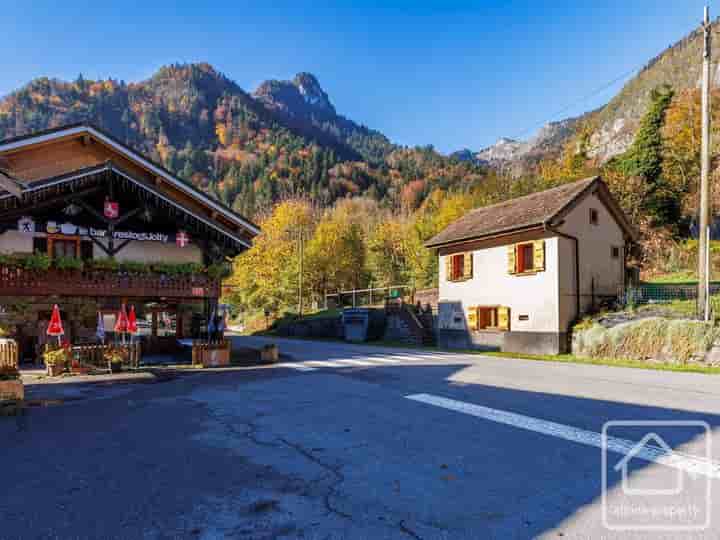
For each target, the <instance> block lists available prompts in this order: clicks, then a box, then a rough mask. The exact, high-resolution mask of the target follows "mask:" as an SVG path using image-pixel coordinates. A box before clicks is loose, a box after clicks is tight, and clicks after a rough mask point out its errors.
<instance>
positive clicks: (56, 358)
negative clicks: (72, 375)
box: [43, 348, 69, 377]
mask: <svg viewBox="0 0 720 540" xmlns="http://www.w3.org/2000/svg"><path fill="white" fill-rule="evenodd" d="M43 360H44V361H45V368H46V369H47V374H48V375H49V376H50V377H55V376H56V375H60V374H61V373H63V372H64V371H65V369H66V368H67V363H68V360H69V358H68V351H67V349H65V348H60V349H46V350H45V352H44V353H43Z"/></svg>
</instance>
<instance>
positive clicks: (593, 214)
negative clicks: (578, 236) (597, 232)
mask: <svg viewBox="0 0 720 540" xmlns="http://www.w3.org/2000/svg"><path fill="white" fill-rule="evenodd" d="M599 221H600V218H599V216H598V211H597V209H596V208H591V209H590V225H597V224H598V222H599Z"/></svg>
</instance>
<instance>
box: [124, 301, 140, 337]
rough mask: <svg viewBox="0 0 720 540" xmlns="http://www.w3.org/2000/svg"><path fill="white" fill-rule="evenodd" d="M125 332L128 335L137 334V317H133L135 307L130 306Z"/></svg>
mask: <svg viewBox="0 0 720 540" xmlns="http://www.w3.org/2000/svg"><path fill="white" fill-rule="evenodd" d="M127 331H128V333H130V334H137V331H138V327H137V317H136V316H135V306H130V314H129V315H128V324H127Z"/></svg>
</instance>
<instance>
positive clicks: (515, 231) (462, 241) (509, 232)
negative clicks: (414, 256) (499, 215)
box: [425, 223, 544, 249]
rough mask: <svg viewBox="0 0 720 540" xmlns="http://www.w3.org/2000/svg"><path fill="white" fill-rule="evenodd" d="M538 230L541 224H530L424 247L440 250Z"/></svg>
mask: <svg viewBox="0 0 720 540" xmlns="http://www.w3.org/2000/svg"><path fill="white" fill-rule="evenodd" d="M535 230H539V231H542V230H544V229H543V224H542V223H531V224H529V225H523V226H521V227H514V228H512V229H503V230H502V231H497V232H491V233H487V234H480V235H471V236H466V237H464V238H458V239H456V240H450V241H448V242H434V243H430V242H427V243H426V244H425V247H426V248H428V249H440V248H444V247H448V246H454V245H457V244H466V243H468V242H477V241H480V240H494V239H495V238H502V237H503V236H513V235H517V234H521V233H525V232H530V231H535Z"/></svg>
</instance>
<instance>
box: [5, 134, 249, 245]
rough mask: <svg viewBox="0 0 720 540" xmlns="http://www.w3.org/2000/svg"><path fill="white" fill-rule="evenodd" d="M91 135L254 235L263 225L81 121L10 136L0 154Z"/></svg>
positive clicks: (24, 187)
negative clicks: (18, 136)
mask: <svg viewBox="0 0 720 540" xmlns="http://www.w3.org/2000/svg"><path fill="white" fill-rule="evenodd" d="M83 135H86V136H89V137H91V138H93V139H95V140H97V141H99V142H101V143H102V144H104V145H106V146H108V147H110V148H112V149H113V150H115V151H116V152H118V153H120V154H122V155H123V156H125V157H126V158H127V159H129V160H131V161H133V162H135V163H137V164H138V165H140V166H141V167H143V168H145V169H147V170H148V171H150V172H151V173H152V174H154V175H156V176H158V177H160V178H162V179H163V180H164V181H166V182H167V183H168V184H170V185H171V186H173V187H174V188H176V189H178V190H179V191H182V192H183V193H185V194H186V195H188V196H189V197H191V198H193V199H195V200H197V201H198V202H200V203H201V204H203V205H204V206H206V207H208V208H210V209H212V210H213V211H215V212H217V213H218V214H219V215H222V216H224V217H225V218H227V219H228V220H230V221H231V222H233V223H235V224H237V225H239V226H241V227H243V228H245V229H247V230H248V231H249V232H250V233H252V234H253V235H257V234H259V233H260V228H259V227H258V226H257V225H255V224H254V223H251V222H250V221H248V220H247V219H245V218H243V217H242V216H240V215H238V214H236V213H235V212H233V211H232V210H230V209H229V208H227V207H226V206H224V205H222V204H220V203H218V202H217V201H214V200H213V199H211V198H210V197H208V196H207V195H206V194H204V193H203V192H201V191H199V190H197V189H195V188H194V187H192V186H189V185H188V184H186V183H185V182H183V181H182V180H180V179H178V178H176V177H175V176H173V175H172V174H171V173H170V172H168V171H166V170H165V169H163V168H162V167H160V166H159V165H157V164H155V163H153V162H152V161H150V160H148V159H147V158H145V157H143V156H142V155H141V154H139V153H138V152H136V151H135V150H133V149H132V148H130V147H128V146H127V145H125V144H123V143H121V142H120V141H118V140H116V139H115V138H114V137H112V136H111V135H108V134H107V133H104V132H102V131H100V130H99V129H97V128H96V127H94V126H90V125H86V124H81V125H76V126H70V127H65V128H59V129H55V130H49V131H46V132H42V133H38V134H36V135H29V136H27V137H20V138H17V139H11V140H9V141H7V142H5V143H0V154H4V153H10V152H14V151H18V150H21V149H24V148H27V147H29V146H34V145H40V144H44V143H49V142H54V141H57V140H60V139H64V138H68V137H73V136H83ZM0 187H2V188H3V189H7V188H6V187H5V185H4V184H0ZM29 187H30V186H27V187H26V186H23V191H25V189H27V188H29ZM7 191H8V192H10V193H12V194H13V195H15V196H19V195H16V194H15V193H13V191H11V190H9V189H7Z"/></svg>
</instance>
